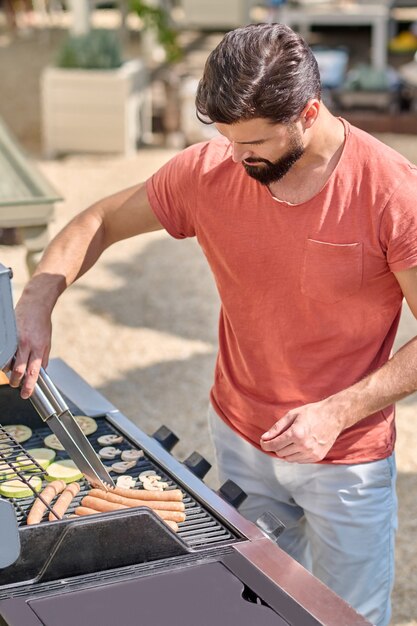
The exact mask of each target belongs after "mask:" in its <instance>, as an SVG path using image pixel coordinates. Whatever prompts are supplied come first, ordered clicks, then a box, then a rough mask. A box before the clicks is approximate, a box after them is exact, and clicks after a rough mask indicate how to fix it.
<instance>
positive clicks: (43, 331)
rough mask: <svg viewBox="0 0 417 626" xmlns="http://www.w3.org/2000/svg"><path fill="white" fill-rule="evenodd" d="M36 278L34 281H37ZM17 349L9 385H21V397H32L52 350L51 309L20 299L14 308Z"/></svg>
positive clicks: (26, 299)
mask: <svg viewBox="0 0 417 626" xmlns="http://www.w3.org/2000/svg"><path fill="white" fill-rule="evenodd" d="M35 281H36V279H33V282H35ZM15 315H16V324H17V333H18V347H17V351H16V354H15V357H14V360H13V362H12V366H11V372H10V386H11V387H19V386H21V392H20V395H21V397H22V398H23V399H25V400H26V399H27V398H29V396H30V395H31V394H32V392H33V389H34V387H35V383H36V381H37V380H38V376H39V371H40V368H41V367H46V366H47V364H48V359H49V352H50V349H51V334H52V324H51V315H50V313H49V310H48V307H45V306H44V305H42V304H38V303H37V302H33V300H32V299H31V297H30V295H25V294H23V296H22V297H21V299H20V300H19V302H18V303H17V305H16V309H15Z"/></svg>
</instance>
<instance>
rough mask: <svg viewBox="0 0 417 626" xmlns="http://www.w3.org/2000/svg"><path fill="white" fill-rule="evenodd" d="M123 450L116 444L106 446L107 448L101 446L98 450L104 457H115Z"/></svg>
mask: <svg viewBox="0 0 417 626" xmlns="http://www.w3.org/2000/svg"><path fill="white" fill-rule="evenodd" d="M121 453H122V451H121V450H119V449H118V448H115V447H114V446H106V447H105V448H100V450H99V451H98V455H99V456H101V458H102V459H115V458H116V457H117V456H119V454H121Z"/></svg>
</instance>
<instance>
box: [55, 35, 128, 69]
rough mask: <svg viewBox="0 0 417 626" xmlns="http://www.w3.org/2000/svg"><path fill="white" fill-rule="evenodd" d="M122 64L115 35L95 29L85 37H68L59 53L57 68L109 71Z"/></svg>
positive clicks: (119, 48)
mask: <svg viewBox="0 0 417 626" xmlns="http://www.w3.org/2000/svg"><path fill="white" fill-rule="evenodd" d="M122 63H123V59H122V54H121V46H120V42H119V40H118V38H117V35H116V34H115V33H114V32H112V31H109V30H104V29H103V30H101V29H96V30H92V31H91V32H89V33H88V34H86V35H79V36H70V37H68V38H67V39H66V40H65V41H64V44H63V46H62V48H61V50H60V51H59V54H58V58H57V65H58V67H64V68H80V69H87V70H92V69H100V70H110V69H115V68H117V67H120V66H121V65H122Z"/></svg>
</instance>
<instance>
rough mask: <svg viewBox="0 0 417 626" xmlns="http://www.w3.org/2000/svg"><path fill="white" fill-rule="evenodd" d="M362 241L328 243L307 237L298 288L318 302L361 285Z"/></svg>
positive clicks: (327, 301) (334, 298)
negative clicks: (299, 286)
mask: <svg viewBox="0 0 417 626" xmlns="http://www.w3.org/2000/svg"><path fill="white" fill-rule="evenodd" d="M362 274H363V253H362V244H361V243H346V244H345V243H344V244H340V243H327V242H324V241H316V240H315V239H307V241H306V247H305V251H304V260H303V266H302V270H301V292H302V293H303V294H304V295H305V296H308V297H309V298H311V299H312V300H317V301H318V302H323V303H325V304H332V303H335V302H339V301H340V300H343V299H344V298H347V297H348V296H352V295H353V294H354V293H356V292H357V291H359V289H360V288H361V286H362Z"/></svg>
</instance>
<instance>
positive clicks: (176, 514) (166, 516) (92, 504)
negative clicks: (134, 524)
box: [81, 496, 185, 522]
mask: <svg viewBox="0 0 417 626" xmlns="http://www.w3.org/2000/svg"><path fill="white" fill-rule="evenodd" d="M81 505H82V506H86V507H88V508H90V509H95V510H96V511H100V512H102V513H104V512H105V511H120V510H121V509H128V508H131V507H127V506H126V505H124V504H116V503H115V502H108V501H107V500H102V499H101V498H94V497H93V496H84V498H83V499H82V500H81ZM155 513H156V514H157V515H159V517H160V518H161V519H163V520H171V521H172V522H183V521H184V520H185V513H182V512H181V511H160V510H158V511H155Z"/></svg>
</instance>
